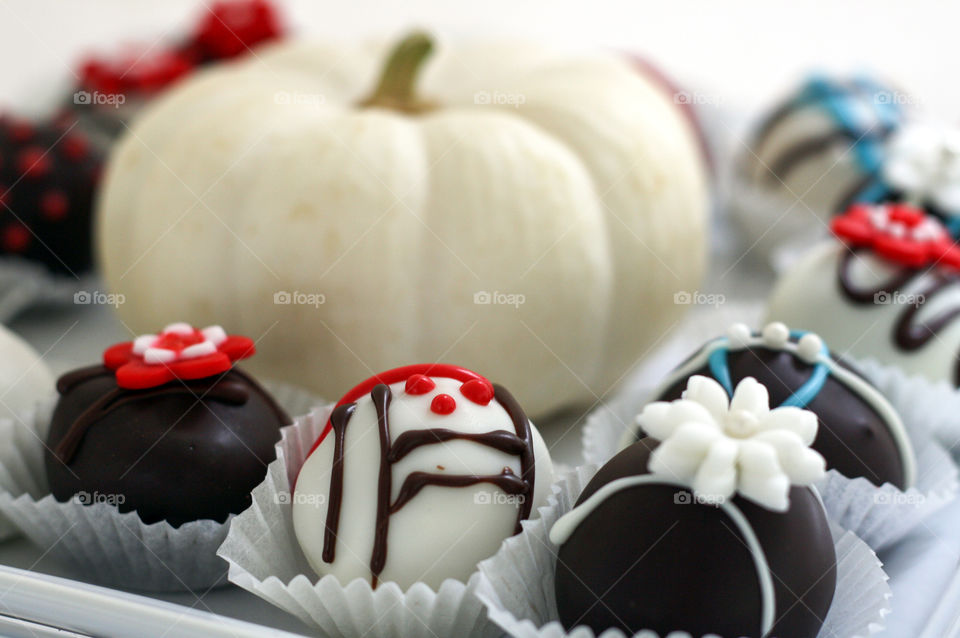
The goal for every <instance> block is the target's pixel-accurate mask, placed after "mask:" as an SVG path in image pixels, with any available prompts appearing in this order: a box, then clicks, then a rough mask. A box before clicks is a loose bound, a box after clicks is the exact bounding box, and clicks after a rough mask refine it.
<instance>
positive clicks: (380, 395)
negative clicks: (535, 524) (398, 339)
mask: <svg viewBox="0 0 960 638" xmlns="http://www.w3.org/2000/svg"><path fill="white" fill-rule="evenodd" d="M493 389H494V398H495V399H496V400H497V401H498V402H499V403H500V405H501V406H503V408H504V410H506V412H507V415H508V416H509V417H510V420H511V421H512V422H513V427H514V432H507V431H506V430H493V431H491V432H482V433H469V432H457V431H455V430H448V429H446V428H430V429H424V430H409V431H407V432H404V433H402V434H400V435H399V436H398V437H397V438H396V440H391V436H390V418H389V411H390V402H391V401H392V399H393V393H392V392H391V391H390V387H389V386H387V385H385V384H383V383H380V384H377V385H376V386H374V387H373V389H372V390H371V391H370V398H371V399H372V401H373V405H374V408H375V409H376V411H377V430H378V433H379V437H380V465H379V467H378V469H377V473H378V475H377V515H376V521H375V523H374V525H375V530H374V542H373V551H372V553H371V556H370V573H371V574H372V579H371V580H372V584H373V587H374V588H376V587H377V584H378V582H379V577H380V573H381V572H382V571H383V568H384V565H386V562H387V536H388V533H389V531H390V516H392V515H393V514H396V513H397V512H399V511H400V510H401V509H402V508H403V507H404V505H406V504H407V503H409V502H410V501H411V500H413V499H414V498H415V497H416V496H417V494H419V493H420V491H421V490H422V489H423V488H424V487H427V486H429V485H435V486H439V487H457V488H460V487H470V486H472V485H478V484H480V483H489V484H491V485H495V486H497V487H498V488H500V489H501V490H503V491H504V492H505V493H507V494H511V495H517V496H522V497H523V498H521V499H520V506H519V507H518V509H517V523H516V526H515V528H514V533H517V532H519V531H520V522H521V521H523V520H524V519H526V518H529V516H530V511H531V509H532V508H533V490H534V481H535V475H536V471H535V465H534V453H533V434H532V432H531V429H530V420H529V419H527V415H526V414H525V413H524V412H523V409H522V408H521V407H520V404H519V403H517V401H516V399H514V398H513V395H511V394H510V392H508V391H507V390H506V388H504V387H503V386H500V385H496V384H494V386H493ZM356 408H357V404H356V403H347V404H344V405H341V406H338V407H337V408H336V409H335V410H334V411H333V413H332V414H331V415H330V427H331V429H332V432H333V435H334V446H333V467H332V473H331V477H330V498H329V501H328V502H329V505H328V507H327V520H326V529H325V531H324V535H323V553H322V555H321V556H322V558H323V561H324V562H326V563H332V562H333V561H334V559H335V558H336V542H337V529H338V527H339V522H340V511H341V505H342V503H343V466H344V441H345V440H346V431H347V426H348V424H349V423H350V418H351V417H352V416H353V413H354V411H355V410H356ZM452 440H463V441H472V442H474V443H477V444H479V445H484V446H486V447H490V448H493V449H495V450H500V451H501V452H506V453H507V454H512V455H515V456H518V457H519V458H520V476H517V475H516V474H515V473H514V472H513V471H512V470H511V469H510V468H508V467H505V468H503V470H502V471H501V472H500V473H499V474H437V473H431V472H412V473H411V474H409V475H408V476H407V477H406V478H405V479H404V480H403V483H402V484H401V485H400V490H399V492H398V494H397V498H396V500H394V501H393V502H391V501H390V496H391V494H392V492H393V464H394V463H396V462H397V461H399V460H400V459H402V458H404V457H406V456H407V455H408V454H410V453H411V452H413V451H414V450H416V449H418V448H421V447H424V446H427V445H436V444H438V443H445V442H447V441H452Z"/></svg>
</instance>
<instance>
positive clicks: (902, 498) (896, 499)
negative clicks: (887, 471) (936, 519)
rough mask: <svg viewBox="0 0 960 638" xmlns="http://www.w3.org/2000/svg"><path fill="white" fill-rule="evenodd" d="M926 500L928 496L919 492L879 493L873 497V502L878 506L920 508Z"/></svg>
mask: <svg viewBox="0 0 960 638" xmlns="http://www.w3.org/2000/svg"><path fill="white" fill-rule="evenodd" d="M926 500H927V497H926V495H925V494H921V493H919V492H895V493H894V492H877V493H876V494H874V495H873V502H874V503H875V504H877V505H912V506H914V507H919V506H921V505H923V504H924V503H925V502H926Z"/></svg>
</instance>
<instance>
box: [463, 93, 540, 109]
mask: <svg viewBox="0 0 960 638" xmlns="http://www.w3.org/2000/svg"><path fill="white" fill-rule="evenodd" d="M473 103H474V104H477V105H480V106H487V105H492V106H512V107H513V108H515V109H518V108H520V107H521V106H523V105H524V104H526V103H527V96H526V95H524V94H523V93H517V92H515V91H498V90H493V91H477V92H476V93H474V94H473Z"/></svg>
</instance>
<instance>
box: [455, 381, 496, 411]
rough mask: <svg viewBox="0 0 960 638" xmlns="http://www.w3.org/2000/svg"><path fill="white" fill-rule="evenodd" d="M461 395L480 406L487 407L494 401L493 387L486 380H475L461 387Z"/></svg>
mask: <svg viewBox="0 0 960 638" xmlns="http://www.w3.org/2000/svg"><path fill="white" fill-rule="evenodd" d="M460 394H462V395H463V396H465V397H466V398H468V399H470V400H471V401H473V402H474V403H476V404H478V405H487V404H488V403H490V401H491V399H493V386H492V385H491V384H490V382H489V381H487V380H486V379H473V380H472V381H467V382H466V383H464V384H463V385H462V386H460Z"/></svg>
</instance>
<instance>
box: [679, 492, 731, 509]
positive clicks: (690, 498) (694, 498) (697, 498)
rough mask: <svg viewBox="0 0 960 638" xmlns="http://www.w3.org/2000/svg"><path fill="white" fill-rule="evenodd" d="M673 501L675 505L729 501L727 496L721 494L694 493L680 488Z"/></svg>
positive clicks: (714, 503) (718, 503)
mask: <svg viewBox="0 0 960 638" xmlns="http://www.w3.org/2000/svg"><path fill="white" fill-rule="evenodd" d="M673 502H674V504H675V505H723V504H724V503H726V502H727V497H725V496H721V495H720V494H694V493H693V492H688V491H686V490H680V491H678V492H674V494H673Z"/></svg>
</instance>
